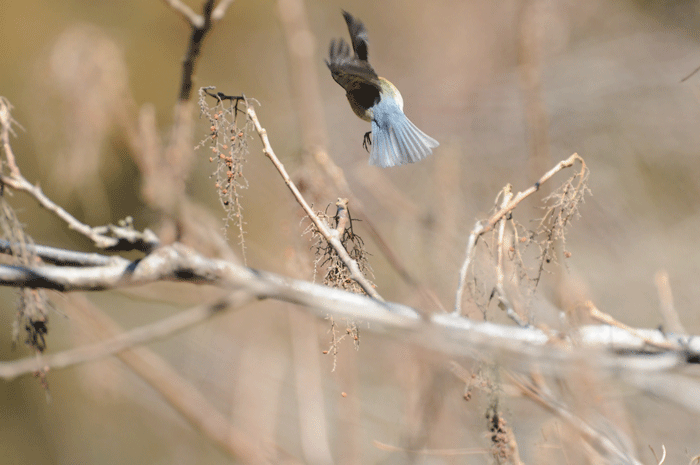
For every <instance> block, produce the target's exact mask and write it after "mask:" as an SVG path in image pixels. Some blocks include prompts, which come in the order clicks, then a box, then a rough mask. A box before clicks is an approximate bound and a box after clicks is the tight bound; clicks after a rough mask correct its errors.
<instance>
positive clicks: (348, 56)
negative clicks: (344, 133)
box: [326, 11, 440, 168]
mask: <svg viewBox="0 0 700 465" xmlns="http://www.w3.org/2000/svg"><path fill="white" fill-rule="evenodd" d="M343 17H344V18H345V22H346V23H347V25H348V31H350V41H351V43H352V50H353V52H354V54H352V53H351V52H350V46H349V45H348V44H347V42H345V40H343V39H339V40H332V41H331V46H330V52H329V55H330V58H329V60H330V61H326V65H328V68H329V69H330V70H331V74H332V75H333V79H335V82H337V83H338V84H340V85H341V87H343V89H345V92H346V97H347V98H348V102H350V107H351V108H352V110H353V111H354V112H355V114H356V115H357V116H359V117H360V118H362V119H363V120H365V121H370V122H371V123H372V130H371V131H370V132H368V133H366V134H365V137H364V142H363V146H364V147H365V149H367V145H368V144H370V145H371V146H372V152H371V154H370V157H369V164H370V165H376V166H380V167H382V168H387V167H389V166H397V165H405V164H406V163H415V162H417V161H420V160H422V159H424V158H425V157H427V156H428V155H430V154H431V153H432V152H433V150H432V149H434V148H435V147H437V146H438V145H440V144H438V141H436V140H435V139H433V138H432V137H430V136H429V135H427V134H426V133H424V132H423V131H421V130H420V129H418V128H417V127H416V125H415V124H413V123H412V122H411V120H409V119H408V118H407V117H406V115H404V113H403V97H401V93H400V92H399V89H397V88H396V86H394V84H392V83H391V82H389V81H388V80H386V79H384V78H383V77H380V76H378V75H377V73H376V72H375V71H374V69H373V68H372V66H371V65H370V64H369V61H367V44H368V40H367V29H365V25H364V24H363V23H362V21H360V20H359V19H357V18H354V17H353V16H352V15H351V14H350V13H348V12H347V11H343ZM370 134H372V138H370ZM372 139H373V140H372ZM368 151H369V149H368Z"/></svg>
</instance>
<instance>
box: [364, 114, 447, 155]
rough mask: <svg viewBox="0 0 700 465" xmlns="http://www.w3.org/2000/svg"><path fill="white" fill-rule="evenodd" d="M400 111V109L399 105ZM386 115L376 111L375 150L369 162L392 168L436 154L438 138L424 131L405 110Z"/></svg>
mask: <svg viewBox="0 0 700 465" xmlns="http://www.w3.org/2000/svg"><path fill="white" fill-rule="evenodd" d="M397 110H398V108H397ZM389 113H390V117H388V118H385V117H382V116H388V115H382V114H379V115H378V114H377V108H375V110H374V117H375V118H374V119H373V120H372V153H371V155H370V157H369V164H370V165H375V166H380V167H382V168H388V167H390V166H398V165H405V164H406V163H415V162H417V161H420V160H422V159H424V158H425V157H427V156H428V155H430V154H431V153H433V150H432V149H434V148H435V147H437V146H438V145H440V144H439V143H438V141H436V140H435V139H433V138H432V137H430V136H429V135H427V134H426V133H424V132H423V131H421V130H420V129H418V128H417V127H416V125H415V124H413V123H412V122H411V121H410V120H409V119H408V118H407V117H406V115H404V114H403V112H402V111H400V110H399V111H390V112H389Z"/></svg>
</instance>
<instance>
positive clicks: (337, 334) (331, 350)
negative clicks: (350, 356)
mask: <svg viewBox="0 0 700 465" xmlns="http://www.w3.org/2000/svg"><path fill="white" fill-rule="evenodd" d="M326 319H327V320H329V321H330V322H331V327H330V329H328V333H330V335H331V342H330V346H329V347H328V349H327V350H324V351H323V354H324V355H329V354H330V355H331V356H333V369H332V370H331V372H333V371H335V369H336V367H337V366H338V348H339V347H340V342H341V341H342V340H343V339H345V338H346V337H350V338H352V342H353V344H354V346H355V350H360V328H359V327H358V326H357V324H355V322H354V321H351V320H347V319H343V321H344V322H345V329H344V330H342V329H339V326H340V325H338V324H337V323H336V322H335V319H334V318H333V317H332V316H328V317H326Z"/></svg>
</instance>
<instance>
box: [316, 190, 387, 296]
mask: <svg viewBox="0 0 700 465" xmlns="http://www.w3.org/2000/svg"><path fill="white" fill-rule="evenodd" d="M335 205H336V207H337V210H336V212H335V215H334V216H329V215H328V214H327V213H326V212H316V214H317V215H318V217H319V218H320V219H321V221H323V222H325V223H326V225H327V226H328V228H329V229H331V230H333V231H335V232H336V233H337V234H338V237H339V238H340V242H341V243H342V245H343V247H345V250H347V251H348V255H350V258H352V259H353V260H355V261H356V262H357V265H358V267H359V268H360V272H361V273H362V274H363V275H364V276H365V277H366V278H368V279H369V278H374V275H373V273H372V267H371V266H370V264H369V260H368V259H367V257H368V255H369V253H367V251H366V250H365V244H364V242H363V241H362V238H361V237H360V236H358V235H357V234H355V231H354V229H353V227H352V223H353V221H356V220H355V219H353V218H352V217H351V216H350V210H349V208H348V199H338V201H337V202H336V204H335ZM305 233H310V234H311V238H312V240H313V241H314V244H313V245H312V246H311V248H312V249H313V250H314V252H315V254H316V260H315V261H314V279H315V275H316V274H318V271H319V269H324V268H325V273H324V276H323V284H325V285H326V286H330V287H335V288H339V289H344V290H346V291H350V292H354V293H356V294H366V293H365V291H364V289H362V287H361V286H360V285H359V284H358V283H357V281H355V280H354V279H352V278H351V272H350V270H349V269H348V268H347V267H346V266H345V264H344V263H343V261H342V260H341V259H340V257H339V256H338V253H337V252H336V251H335V249H334V248H333V247H332V246H331V245H330V244H329V243H328V242H327V241H326V239H325V238H324V237H323V235H322V234H321V233H320V232H319V231H318V229H317V228H316V225H315V224H314V223H311V224H310V225H309V227H308V228H307V229H306V231H305ZM372 286H374V284H372Z"/></svg>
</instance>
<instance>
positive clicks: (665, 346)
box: [586, 300, 682, 350]
mask: <svg viewBox="0 0 700 465" xmlns="http://www.w3.org/2000/svg"><path fill="white" fill-rule="evenodd" d="M586 306H587V307H588V310H589V312H590V315H591V317H592V318H593V319H595V320H597V321H600V322H601V323H605V324H606V325H610V326H615V327H616V328H620V329H623V330H625V331H627V332H628V333H630V334H631V335H633V336H634V337H637V338H639V339H641V340H642V341H644V343H645V344H648V345H650V346H651V347H656V348H657V349H662V350H680V349H681V348H682V347H681V345H680V344H676V343H673V342H669V341H663V342H659V341H654V340H651V339H649V338H647V337H645V336H644V335H642V334H639V333H638V332H637V330H636V329H635V328H632V327H631V326H627V325H626V324H624V323H622V322H621V321H618V320H616V319H615V318H613V317H612V316H610V315H608V314H607V313H604V312H601V311H600V310H598V308H597V307H596V306H595V304H593V302H591V301H590V300H589V301H588V302H586Z"/></svg>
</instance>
